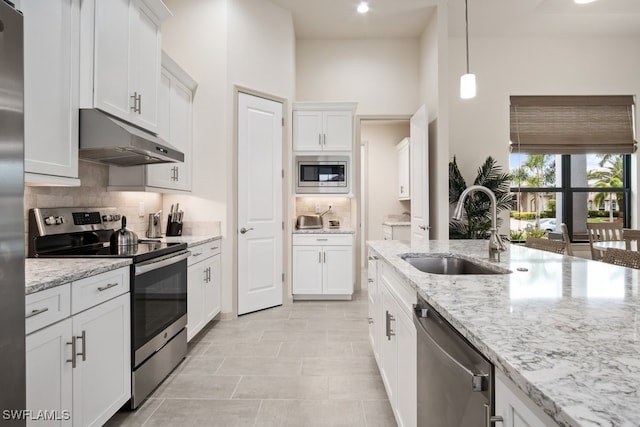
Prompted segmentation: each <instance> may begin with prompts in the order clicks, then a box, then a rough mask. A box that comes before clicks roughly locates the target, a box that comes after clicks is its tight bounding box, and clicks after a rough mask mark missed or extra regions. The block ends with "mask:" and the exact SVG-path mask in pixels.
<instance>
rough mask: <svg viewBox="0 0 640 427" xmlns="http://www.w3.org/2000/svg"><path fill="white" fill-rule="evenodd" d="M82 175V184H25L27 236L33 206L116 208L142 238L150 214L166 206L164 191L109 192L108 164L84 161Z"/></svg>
mask: <svg viewBox="0 0 640 427" xmlns="http://www.w3.org/2000/svg"><path fill="white" fill-rule="evenodd" d="M79 175H80V181H81V183H82V185H81V186H80V187H39V186H37V187H31V186H25V191H24V219H25V239H26V233H28V229H27V228H28V227H29V217H28V213H29V209H31V208H53V207H116V208H118V209H119V210H120V212H121V214H122V215H125V216H126V217H127V228H128V229H130V230H132V231H134V232H135V233H136V234H138V236H139V237H143V236H144V235H145V233H146V231H147V214H148V213H152V212H157V211H159V210H160V209H162V194H160V193H144V192H135V191H107V184H108V180H109V167H108V166H105V165H100V164H96V163H90V162H85V161H80V163H79ZM141 204H143V205H144V213H145V215H144V216H139V215H138V212H139V209H140V205H141ZM163 216H164V218H163V228H164V226H165V223H164V222H165V221H166V215H164V214H163ZM163 231H164V230H163ZM25 242H26V240H25ZM26 243H28V242H26Z"/></svg>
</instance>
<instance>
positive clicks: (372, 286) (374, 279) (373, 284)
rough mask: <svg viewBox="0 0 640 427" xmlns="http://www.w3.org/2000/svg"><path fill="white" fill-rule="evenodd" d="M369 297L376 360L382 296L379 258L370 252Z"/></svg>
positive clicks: (370, 333)
mask: <svg viewBox="0 0 640 427" xmlns="http://www.w3.org/2000/svg"><path fill="white" fill-rule="evenodd" d="M367 298H368V300H369V311H368V313H369V319H368V320H369V342H370V343H371V348H372V349H373V355H374V357H375V359H376V361H378V362H379V358H380V354H379V353H380V341H381V340H380V331H381V328H380V318H379V315H378V313H379V310H378V304H379V303H380V297H379V296H378V260H377V258H376V257H375V255H373V254H371V253H369V261H368V267H367Z"/></svg>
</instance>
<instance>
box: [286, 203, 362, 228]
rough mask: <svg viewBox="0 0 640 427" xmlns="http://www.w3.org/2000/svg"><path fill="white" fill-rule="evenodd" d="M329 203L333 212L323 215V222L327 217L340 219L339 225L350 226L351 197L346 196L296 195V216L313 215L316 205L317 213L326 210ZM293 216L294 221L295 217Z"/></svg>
mask: <svg viewBox="0 0 640 427" xmlns="http://www.w3.org/2000/svg"><path fill="white" fill-rule="evenodd" d="M329 203H331V204H332V205H333V208H332V211H333V213H327V214H325V215H324V217H323V218H325V224H326V223H327V220H329V219H337V220H339V221H340V226H341V227H350V226H351V199H349V198H348V197H297V198H296V218H297V216H298V215H315V214H316V206H317V207H318V209H319V210H320V212H319V213H322V212H324V211H326V210H327V209H328V207H329ZM296 218H294V221H295V219H296Z"/></svg>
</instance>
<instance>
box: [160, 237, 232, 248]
mask: <svg viewBox="0 0 640 427" xmlns="http://www.w3.org/2000/svg"><path fill="white" fill-rule="evenodd" d="M220 239H222V236H220V235H204V236H168V237H167V236H165V237H163V238H162V239H160V240H162V241H163V242H168V243H174V242H178V243H186V244H187V247H189V248H190V247H192V246H197V245H201V244H203V243H209V242H213V241H214V240H220Z"/></svg>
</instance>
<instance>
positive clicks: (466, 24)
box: [464, 0, 469, 74]
mask: <svg viewBox="0 0 640 427" xmlns="http://www.w3.org/2000/svg"><path fill="white" fill-rule="evenodd" d="M464 33H465V39H466V43H467V74H469V8H468V6H467V0H464Z"/></svg>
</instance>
